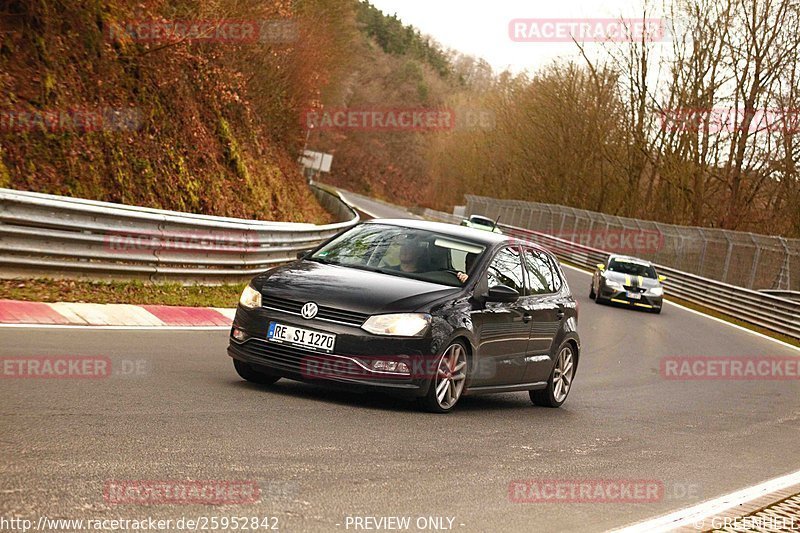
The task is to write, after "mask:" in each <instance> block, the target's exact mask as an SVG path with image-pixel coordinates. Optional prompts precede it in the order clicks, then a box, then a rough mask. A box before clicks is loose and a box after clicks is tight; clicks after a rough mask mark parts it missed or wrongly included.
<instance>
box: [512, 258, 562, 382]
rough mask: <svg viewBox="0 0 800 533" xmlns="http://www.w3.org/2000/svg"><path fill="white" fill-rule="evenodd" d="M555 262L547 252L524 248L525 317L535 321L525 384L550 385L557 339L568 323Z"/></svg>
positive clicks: (528, 354) (526, 363)
mask: <svg viewBox="0 0 800 533" xmlns="http://www.w3.org/2000/svg"><path fill="white" fill-rule="evenodd" d="M554 261H555V259H553V258H552V257H550V254H548V253H547V252H545V251H543V250H537V249H535V248H528V247H525V248H523V251H522V262H523V264H524V266H525V275H526V276H527V287H528V288H527V292H526V295H525V298H524V299H523V300H524V301H523V307H524V309H525V313H526V314H527V315H529V316H530V317H531V321H530V323H531V332H530V339H529V340H528V346H527V348H526V357H525V367H526V370H525V381H526V382H528V383H535V382H540V381H547V379H548V378H549V376H550V371H551V369H552V368H553V357H554V356H555V354H554V353H553V352H554V350H555V347H554V346H553V344H554V343H555V338H556V335H557V334H558V330H559V328H560V327H561V323H562V321H563V320H564V316H565V310H564V305H563V302H562V301H561V288H562V286H563V284H564V281H563V280H562V279H561V275H560V273H559V270H558V268H557V267H556V265H555V264H554Z"/></svg>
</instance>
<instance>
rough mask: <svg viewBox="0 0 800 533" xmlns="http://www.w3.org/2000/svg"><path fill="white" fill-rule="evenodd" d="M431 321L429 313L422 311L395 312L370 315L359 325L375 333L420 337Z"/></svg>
mask: <svg viewBox="0 0 800 533" xmlns="http://www.w3.org/2000/svg"><path fill="white" fill-rule="evenodd" d="M430 323H431V315H427V314H424V313H397V314H394V315H375V316H371V317H369V318H368V319H367V321H366V322H364V325H363V326H361V328H362V329H365V330H367V331H369V332H370V333H374V334H375V335H397V336H398V337H421V336H422V335H423V334H425V330H427V329H428V326H429V325H430Z"/></svg>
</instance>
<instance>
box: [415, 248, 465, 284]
mask: <svg viewBox="0 0 800 533" xmlns="http://www.w3.org/2000/svg"><path fill="white" fill-rule="evenodd" d="M420 263H422V248H420V247H419V246H418V245H417V243H416V242H414V241H410V240H409V241H406V242H404V243H403V246H402V247H401V248H400V270H402V271H403V272H409V273H415V272H423V270H422V266H421V265H420ZM456 277H457V278H458V280H459V281H460V282H461V283H466V282H467V279H468V278H469V276H467V274H465V273H464V272H456Z"/></svg>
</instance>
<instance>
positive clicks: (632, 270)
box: [608, 259, 657, 279]
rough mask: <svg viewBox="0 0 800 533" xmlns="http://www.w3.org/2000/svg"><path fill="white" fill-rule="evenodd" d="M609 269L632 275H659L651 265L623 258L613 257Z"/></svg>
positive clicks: (652, 276) (646, 276)
mask: <svg viewBox="0 0 800 533" xmlns="http://www.w3.org/2000/svg"><path fill="white" fill-rule="evenodd" d="M608 270H610V271H611V272H619V273H620V274H628V275H631V276H642V277H644V278H653V279H655V278H656V277H657V275H656V269H654V268H653V267H652V266H651V265H645V264H643V263H634V262H632V261H625V260H622V259H612V260H611V262H610V263H609V264H608Z"/></svg>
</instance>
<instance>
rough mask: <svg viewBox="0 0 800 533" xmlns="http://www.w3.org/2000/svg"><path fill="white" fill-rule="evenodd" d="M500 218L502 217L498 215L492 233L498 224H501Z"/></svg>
mask: <svg viewBox="0 0 800 533" xmlns="http://www.w3.org/2000/svg"><path fill="white" fill-rule="evenodd" d="M500 216H501V215H497V218H496V219H494V226H492V231H494V230H495V228H496V227H497V223H498V222H500Z"/></svg>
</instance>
